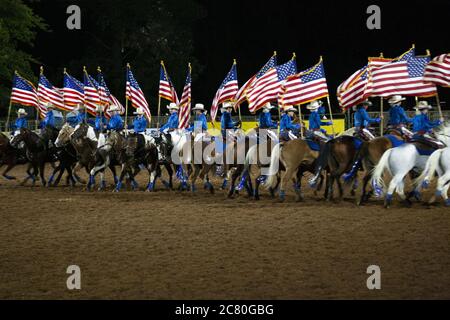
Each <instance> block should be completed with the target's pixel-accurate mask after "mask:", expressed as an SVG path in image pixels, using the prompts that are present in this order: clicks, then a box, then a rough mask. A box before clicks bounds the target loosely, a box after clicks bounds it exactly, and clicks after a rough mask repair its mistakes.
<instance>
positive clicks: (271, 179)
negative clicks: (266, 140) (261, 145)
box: [265, 143, 281, 189]
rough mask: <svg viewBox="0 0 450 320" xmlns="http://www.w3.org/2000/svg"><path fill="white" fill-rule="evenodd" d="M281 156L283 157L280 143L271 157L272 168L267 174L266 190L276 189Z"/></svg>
mask: <svg viewBox="0 0 450 320" xmlns="http://www.w3.org/2000/svg"><path fill="white" fill-rule="evenodd" d="M280 156H281V144H280V143H278V144H277V145H276V146H275V147H273V149H272V156H271V157H270V166H269V171H268V173H267V180H266V182H265V187H266V189H270V188H273V187H275V185H276V182H277V179H276V175H277V173H278V170H279V166H280Z"/></svg>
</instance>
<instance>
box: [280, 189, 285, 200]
mask: <svg viewBox="0 0 450 320" xmlns="http://www.w3.org/2000/svg"><path fill="white" fill-rule="evenodd" d="M284 199H286V193H285V192H284V190H280V200H284Z"/></svg>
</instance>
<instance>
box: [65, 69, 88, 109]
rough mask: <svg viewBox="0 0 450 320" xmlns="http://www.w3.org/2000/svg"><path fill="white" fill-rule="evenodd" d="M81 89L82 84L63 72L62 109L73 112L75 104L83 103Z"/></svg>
mask: <svg viewBox="0 0 450 320" xmlns="http://www.w3.org/2000/svg"><path fill="white" fill-rule="evenodd" d="M83 87H84V85H83V83H81V82H80V81H78V80H77V79H75V78H74V77H72V76H71V75H69V74H68V73H67V72H65V71H64V87H63V89H62V92H63V97H64V109H66V110H73V109H74V108H73V107H74V106H76V105H77V104H79V103H84V89H83Z"/></svg>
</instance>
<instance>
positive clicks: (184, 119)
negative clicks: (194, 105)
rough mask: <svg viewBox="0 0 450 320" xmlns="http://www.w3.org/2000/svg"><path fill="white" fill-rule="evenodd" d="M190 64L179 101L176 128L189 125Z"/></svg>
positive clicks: (183, 127)
mask: <svg viewBox="0 0 450 320" xmlns="http://www.w3.org/2000/svg"><path fill="white" fill-rule="evenodd" d="M191 71H192V70H191V64H189V68H188V74H187V77H186V82H185V84H184V88H183V94H182V95H181V101H180V113H179V115H178V128H179V129H185V128H187V127H188V125H189V119H190V117H191V83H192V78H191Z"/></svg>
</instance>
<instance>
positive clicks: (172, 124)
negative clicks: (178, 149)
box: [159, 102, 179, 160]
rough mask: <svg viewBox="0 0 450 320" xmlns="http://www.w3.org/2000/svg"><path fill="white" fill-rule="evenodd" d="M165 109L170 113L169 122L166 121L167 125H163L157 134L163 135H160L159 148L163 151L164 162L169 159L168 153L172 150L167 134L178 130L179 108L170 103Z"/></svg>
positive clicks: (170, 140) (169, 137)
mask: <svg viewBox="0 0 450 320" xmlns="http://www.w3.org/2000/svg"><path fill="white" fill-rule="evenodd" d="M167 108H168V109H169V112H170V117H169V120H168V121H167V123H166V124H165V125H163V126H162V127H161V128H160V129H159V132H161V133H163V135H162V142H163V143H162V144H161V146H162V147H163V150H161V151H162V152H161V153H162V156H163V158H164V159H165V160H169V159H170V152H171V150H172V148H173V145H172V139H171V136H170V134H169V133H168V132H170V131H173V130H176V129H178V109H179V107H178V106H177V104H176V103H173V102H172V103H170V104H169V105H168V106H167Z"/></svg>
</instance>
